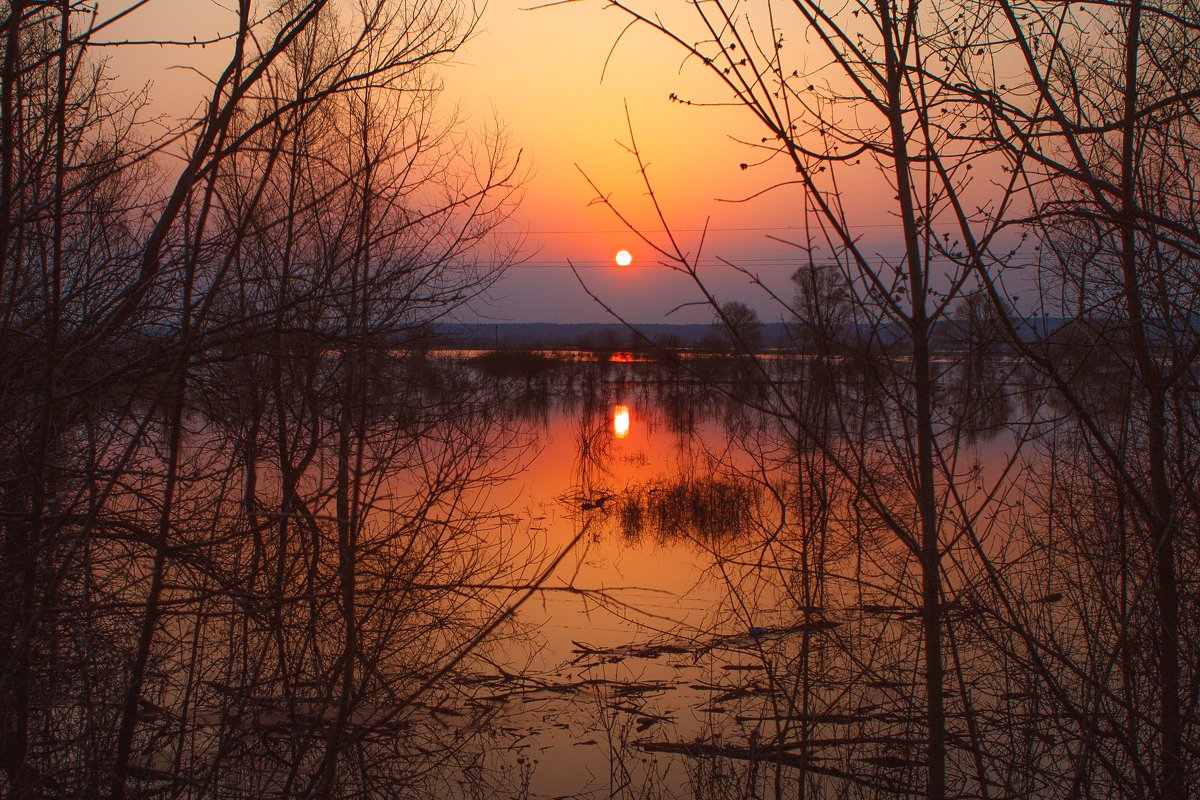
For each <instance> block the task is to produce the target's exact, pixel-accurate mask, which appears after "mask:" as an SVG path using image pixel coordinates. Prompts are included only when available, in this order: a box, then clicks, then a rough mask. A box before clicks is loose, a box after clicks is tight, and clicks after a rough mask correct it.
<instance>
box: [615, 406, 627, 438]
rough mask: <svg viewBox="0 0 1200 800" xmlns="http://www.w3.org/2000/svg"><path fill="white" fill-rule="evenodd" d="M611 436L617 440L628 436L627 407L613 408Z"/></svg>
mask: <svg viewBox="0 0 1200 800" xmlns="http://www.w3.org/2000/svg"><path fill="white" fill-rule="evenodd" d="M613 435H614V436H616V437H617V438H618V439H624V438H625V437H627V436H629V406H627V405H615V406H613Z"/></svg>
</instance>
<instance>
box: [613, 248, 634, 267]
mask: <svg viewBox="0 0 1200 800" xmlns="http://www.w3.org/2000/svg"><path fill="white" fill-rule="evenodd" d="M632 263H633V254H632V253H630V252H629V251H628V250H618V251H617V266H618V267H628V266H629V265H630V264H632Z"/></svg>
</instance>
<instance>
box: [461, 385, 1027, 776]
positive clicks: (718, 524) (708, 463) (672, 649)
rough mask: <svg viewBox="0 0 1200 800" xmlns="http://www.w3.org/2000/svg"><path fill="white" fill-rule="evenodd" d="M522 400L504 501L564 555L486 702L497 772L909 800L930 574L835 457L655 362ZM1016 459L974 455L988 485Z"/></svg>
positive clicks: (550, 552)
mask: <svg viewBox="0 0 1200 800" xmlns="http://www.w3.org/2000/svg"><path fill="white" fill-rule="evenodd" d="M572 375H573V376H574V377H571V376H572ZM648 377H651V378H652V379H649V380H648V379H647V378H648ZM508 386H509V389H511V390H513V391H514V392H515V396H514V401H513V403H512V404H511V405H510V406H509V421H508V422H507V423H506V424H509V425H511V426H512V430H513V437H512V441H513V442H514V447H516V448H518V449H521V450H522V453H521V459H522V460H521V467H520V468H519V469H516V470H514V471H513V474H512V475H511V477H510V478H509V479H508V480H507V481H506V482H504V483H503V484H501V485H499V486H498V487H496V489H495V491H494V495H493V497H495V498H496V499H498V500H499V501H500V502H501V504H502V505H503V506H504V508H505V509H506V513H507V514H509V515H510V522H511V523H512V527H511V531H512V535H513V536H515V537H518V538H521V537H527V539H524V541H525V542H527V543H528V546H529V547H530V548H532V549H533V550H536V551H538V552H541V553H543V554H545V556H544V557H545V558H547V559H548V558H550V557H553V556H554V555H560V556H562V561H561V563H559V564H557V566H556V567H555V568H554V569H553V571H552V572H551V573H549V577H548V578H547V580H546V581H545V582H544V584H543V585H542V587H541V590H540V591H538V592H536V593H534V594H533V595H531V596H530V597H529V598H528V599H527V600H525V602H523V603H522V604H521V605H520V608H519V610H518V611H517V613H516V615H515V618H514V620H515V622H516V623H517V626H518V627H519V629H520V630H521V632H522V633H521V635H519V636H514V637H513V638H512V639H510V640H508V641H507V642H505V643H503V644H501V645H498V646H496V647H494V648H492V649H490V650H489V658H490V659H493V664H494V670H492V671H490V672H489V671H487V670H483V671H481V673H480V674H479V675H478V676H477V680H478V681H479V687H478V688H480V689H482V691H480V692H479V693H478V694H477V695H475V696H474V697H473V699H472V701H471V702H472V703H474V704H477V705H478V706H480V707H485V708H487V709H488V710H489V712H494V713H495V716H494V717H489V719H488V723H487V726H488V729H489V730H490V731H491V732H492V734H493V735H495V737H496V738H495V739H494V740H493V742H494V744H493V747H494V748H495V749H494V752H493V753H492V756H493V758H495V759H497V760H498V761H500V762H501V763H502V764H505V763H506V764H507V765H508V766H509V768H510V769H511V770H512V773H511V774H513V775H516V776H518V777H519V780H518V784H519V785H517V786H515V787H514V788H515V789H516V790H517V791H518V792H519V793H520V794H521V796H529V797H546V798H549V797H581V798H582V797H681V798H682V797H708V796H712V797H758V796H764V795H770V796H795V793H796V792H802V791H803V789H802V788H801V787H802V785H805V784H807V785H809V786H810V788H812V787H821V786H822V785H828V784H823V783H822V781H823V779H826V778H828V779H832V781H833V784H836V785H842V786H858V787H859V789H865V790H870V791H876V792H878V791H883V792H886V793H892V792H899V793H903V792H904V786H905V782H906V781H907V780H910V779H911V778H910V777H909V776H911V775H912V774H913V773H914V771H915V770H916V769H918V768H919V758H920V756H919V753H918V752H917V751H918V749H919V742H920V739H919V735H917V734H918V731H919V728H920V724H921V718H920V694H921V691H922V689H921V687H920V685H919V681H918V677H919V676H918V673H917V672H916V671H915V670H916V666H917V657H918V653H919V631H920V621H919V612H918V606H917V602H916V599H915V593H914V592H913V590H912V589H911V588H909V587H911V584H909V586H907V587H906V586H905V582H906V581H908V580H910V579H909V578H907V577H906V572H907V571H910V570H911V569H912V566H913V565H912V561H911V558H908V557H907V556H906V554H905V553H903V552H902V549H901V548H898V547H897V546H896V544H895V542H887V541H886V538H885V537H880V536H873V535H868V536H864V531H863V530H862V529H861V523H860V527H859V528H858V529H856V530H855V529H852V526H853V514H850V513H847V509H846V507H844V506H841V504H842V503H843V502H845V501H846V500H847V499H851V494H850V493H847V490H846V488H845V487H844V486H841V485H840V484H839V482H838V481H837V479H836V478H837V476H836V475H834V474H831V473H830V472H829V471H825V472H823V473H820V474H818V473H817V472H815V471H813V470H816V469H817V468H818V467H821V466H822V464H821V462H822V459H823V456H822V455H821V453H820V452H814V451H813V450H811V449H809V450H806V449H804V448H798V447H797V442H796V441H795V440H794V439H789V438H788V436H787V433H786V431H787V426H786V425H784V424H781V423H780V420H778V419H775V418H773V417H771V415H770V414H767V413H763V412H762V411H757V410H754V409H752V408H747V403H746V401H745V398H731V397H729V396H727V395H723V394H722V393H721V392H720V391H714V390H712V389H711V388H708V389H706V388H704V387H702V386H700V385H699V384H696V383H692V384H688V383H686V382H685V383H684V384H672V383H671V382H669V381H663V380H661V373H660V372H658V371H656V369H655V368H654V367H653V366H651V365H647V364H631V363H628V362H624V363H619V364H608V365H605V366H603V367H597V366H596V365H590V366H588V367H586V368H585V369H584V370H583V371H580V370H579V368H578V367H572V369H571V370H570V371H569V372H568V376H567V377H566V378H564V377H563V375H561V374H560V375H558V376H557V377H550V378H546V377H543V378H537V379H531V380H529V381H526V380H525V379H519V380H516V381H515V382H513V383H511V384H509V385H508ZM1012 444H1013V442H1012V441H1011V440H1010V439H1007V438H1006V439H1004V440H1003V441H995V440H992V439H989V438H985V439H984V440H983V441H982V442H980V441H978V440H977V441H976V444H975V445H974V446H973V456H972V458H973V459H974V460H975V461H978V459H980V458H983V459H986V460H989V462H991V463H990V469H988V470H984V469H983V468H982V466H980V465H979V464H976V465H975V468H977V469H978V473H977V475H976V478H977V480H979V481H982V480H983V479H984V473H985V472H988V473H990V474H989V475H988V479H989V480H993V481H994V480H995V479H996V477H997V476H998V474H999V473H1000V472H1002V468H1003V465H1004V464H1005V457H1006V454H1007V455H1011V453H1012ZM827 466H828V465H827V464H825V465H824V467H825V468H827ZM805 470H808V472H805ZM806 478H807V479H808V480H811V481H813V483H812V485H808V486H805V485H803V483H800V482H802V481H804V480H805V479H806ZM817 480H819V481H821V482H820V483H817V482H816V481H817ZM851 502H852V499H851ZM983 505H986V504H985V503H982V502H977V503H976V507H977V508H979V507H982V506H983ZM868 550H869V551H870V552H868ZM818 566H819V568H818ZM885 579H891V580H892V582H891V583H890V584H889V583H888V582H887V581H886V580H885ZM955 613H957V614H960V615H961V614H965V613H967V612H966V611H965V610H964V609H961V608H960V609H959V610H958V611H957V612H955ZM972 613H974V612H972ZM484 687H486V688H484ZM824 791H826V790H825V789H819V792H818V796H824V795H823V792H824ZM526 793H527V794H526Z"/></svg>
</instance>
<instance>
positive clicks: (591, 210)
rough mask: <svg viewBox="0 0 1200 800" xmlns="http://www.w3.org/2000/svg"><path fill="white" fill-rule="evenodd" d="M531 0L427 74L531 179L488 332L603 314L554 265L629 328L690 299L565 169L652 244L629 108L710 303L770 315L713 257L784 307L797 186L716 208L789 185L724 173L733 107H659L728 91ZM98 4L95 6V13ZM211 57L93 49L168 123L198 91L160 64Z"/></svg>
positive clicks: (659, 46)
mask: <svg viewBox="0 0 1200 800" xmlns="http://www.w3.org/2000/svg"><path fill="white" fill-rule="evenodd" d="M536 2H537V0H492V2H491V3H490V4H489V5H488V6H487V8H486V9H485V10H484V13H483V18H482V23H481V25H480V27H479V32H478V34H477V36H476V37H475V38H474V39H473V40H472V41H471V42H470V43H469V44H468V45H467V46H466V47H465V48H463V49H462V50H461V51H460V52H459V53H458V55H457V57H456V58H455V63H454V64H453V65H451V66H449V67H448V68H446V69H445V70H444V71H443V73H442V77H443V80H444V82H445V89H446V91H445V100H444V102H445V103H446V105H447V108H448V109H449V108H451V107H453V106H454V105H455V104H457V105H458V106H459V107H460V108H461V111H462V113H463V115H464V116H465V118H466V122H467V124H468V125H469V126H474V127H484V126H486V125H487V124H489V123H490V122H492V120H493V119H497V120H499V121H500V122H501V123H502V124H503V125H505V126H506V127H507V129H508V131H509V134H510V136H511V140H512V143H513V146H514V147H516V148H519V149H521V151H522V159H523V162H524V163H525V164H526V165H527V166H528V167H529V169H530V173H531V174H530V178H529V181H528V184H527V186H526V190H525V198H524V202H523V204H522V207H521V209H520V211H519V212H518V214H517V215H516V217H515V219H514V221H513V222H512V223H511V224H510V225H509V226H507V233H506V235H517V234H519V233H522V232H524V233H525V234H526V239H527V245H528V247H527V254H528V257H527V260H526V262H525V263H524V264H522V265H518V266H516V267H514V268H513V269H512V270H511V272H510V275H509V277H508V278H506V279H505V280H504V281H503V282H502V283H501V284H500V286H499V287H497V290H496V292H495V295H494V297H493V298H492V300H491V302H490V303H489V304H487V305H485V306H481V307H479V308H478V309H476V313H477V314H479V316H480V317H481V318H485V319H490V320H495V321H507V320H520V321H549V322H575V321H592V320H605V319H607V318H608V317H607V316H606V314H605V312H604V311H603V309H601V308H600V307H599V306H598V305H596V304H595V303H594V302H592V301H591V300H589V299H588V298H587V296H586V294H585V293H584V292H583V290H582V288H581V287H580V286H579V284H578V282H577V280H576V279H575V277H574V276H573V275H572V274H571V273H570V271H569V270H568V269H566V266H565V264H566V261H567V260H570V261H572V262H573V263H575V264H577V265H578V266H579V267H580V268H581V273H582V274H584V275H585V277H586V279H587V281H588V283H589V285H590V286H591V287H592V288H593V289H594V290H595V291H596V292H597V293H598V294H601V295H602V296H603V297H604V298H605V299H606V300H607V301H608V302H611V303H612V304H613V306H614V307H615V308H616V309H617V310H618V311H620V312H621V313H623V314H626V315H628V316H629V318H630V319H632V320H634V321H639V322H655V321H663V318H664V314H665V313H666V312H667V311H669V310H670V309H672V308H675V307H676V306H679V305H680V304H681V303H686V302H689V301H694V300H696V299H697V297H698V294H697V292H696V291H695V289H694V287H693V286H691V285H690V284H689V282H688V281H687V280H686V279H684V278H682V277H681V276H678V275H671V274H669V272H668V271H667V270H665V269H663V268H662V267H660V266H656V265H655V263H654V262H655V261H656V260H657V258H656V257H655V256H654V254H653V253H652V252H651V250H650V248H648V247H647V246H646V245H645V244H644V243H641V242H639V241H637V239H636V237H635V236H634V235H632V234H630V233H629V232H627V231H625V230H623V229H622V224H621V222H620V221H619V220H618V219H617V218H616V217H615V216H614V214H613V213H612V212H611V211H609V210H608V209H605V208H603V207H602V206H598V205H595V204H592V203H591V202H590V201H591V200H592V199H593V198H594V197H595V192H594V191H593V190H592V189H591V188H589V186H588V184H587V182H586V181H585V179H584V177H583V176H582V175H581V173H580V169H582V170H584V171H586V172H587V174H588V175H589V176H591V178H592V179H593V180H594V181H595V182H596V184H597V185H598V186H599V187H600V188H601V189H602V190H603V191H604V192H605V193H606V194H608V195H609V196H610V197H611V198H612V200H613V202H614V203H615V204H617V205H618V206H619V207H620V209H621V210H622V212H623V213H625V214H627V215H628V217H629V218H630V220H631V221H632V222H633V223H634V224H636V225H637V226H639V227H641V228H643V229H645V230H647V231H649V232H650V234H649V235H651V236H652V238H658V239H661V238H662V237H661V234H659V233H654V231H656V230H659V229H661V224H660V223H659V221H658V220H657V219H656V218H655V216H654V214H653V209H652V207H651V206H650V204H649V203H648V202H647V198H646V195H645V189H644V187H643V186H642V185H641V183H640V178H639V176H638V174H637V170H636V162H635V161H634V160H633V158H631V157H630V155H629V154H628V153H627V152H626V151H625V150H624V149H623V148H622V146H621V144H619V142H620V143H628V141H629V131H628V129H627V123H626V111H625V109H626V108H628V110H629V115H630V117H631V119H632V123H633V126H634V133H635V135H636V137H637V140H638V145H639V147H640V149H641V151H642V153H643V155H644V157H645V158H646V160H647V162H648V163H649V171H650V176H651V178H652V180H653V182H654V186H655V190H656V193H657V195H658V197H659V200H660V202H661V204H662V207H663V210H664V211H665V212H666V214H667V217H668V221H669V223H670V225H671V226H672V227H673V228H674V229H676V231H677V232H678V234H679V239H680V241H681V243H682V244H683V246H684V247H685V249H686V250H688V251H689V252H691V253H694V252H695V251H696V249H697V247H698V246H699V243H700V233H699V231H700V229H701V228H703V227H704V226H705V225H706V224H707V226H708V227H709V230H710V233H709V235H708V237H707V240H706V242H707V244H706V246H705V249H704V252H703V256H704V258H703V261H702V263H703V264H704V265H705V266H704V269H703V274H704V276H705V278H706V282H710V285H711V287H712V288H714V289H715V290H716V291H717V293H718V294H719V296H720V297H721V299H723V300H724V299H740V300H743V301H748V302H750V303H751V305H753V306H755V307H756V308H758V309H759V311H760V312H761V313H762V314H763V316H764V317H768V318H777V317H778V316H779V310H778V308H777V307H775V306H773V304H772V303H771V301H769V300H768V299H766V298H764V297H763V295H762V293H761V292H760V291H759V290H756V289H754V288H752V287H750V286H749V281H748V280H747V279H746V278H745V277H744V276H741V275H737V274H735V273H733V272H732V271H731V270H730V269H728V268H727V267H724V266H721V265H720V264H718V263H717V259H718V258H719V257H720V258H726V259H729V260H731V261H735V262H738V263H740V264H743V265H745V266H746V267H748V268H750V269H752V270H754V271H756V272H757V273H759V274H760V275H761V276H762V277H763V278H764V280H766V281H767V282H768V283H769V284H770V285H772V286H773V287H774V288H776V289H777V290H778V291H779V292H781V293H782V294H783V295H784V296H785V297H790V294H791V289H790V284H789V281H788V277H789V275H790V274H791V272H792V271H793V269H794V266H795V263H796V258H797V255H798V254H797V252H796V251H795V250H793V249H791V248H788V247H786V246H785V245H781V244H778V243H776V242H772V241H770V240H768V238H767V237H768V235H771V234H773V235H776V236H781V237H784V238H788V239H793V240H794V239H796V238H797V237H798V236H799V233H798V232H797V231H796V230H795V228H798V227H800V226H802V225H803V218H802V214H801V207H800V206H801V196H800V194H799V193H798V191H797V190H795V189H785V190H780V191H776V192H774V193H772V194H771V195H769V196H767V197H765V198H760V199H757V200H754V201H752V202H746V203H729V202H722V199H725V200H733V199H740V198H745V197H747V196H749V195H752V194H754V193H756V192H758V191H760V190H761V189H763V188H764V187H766V186H768V185H770V184H771V183H772V182H773V181H776V180H780V179H784V180H786V179H787V178H788V174H787V173H786V172H784V171H782V165H780V166H779V167H775V166H768V167H764V168H757V169H753V168H752V169H749V170H742V169H741V168H740V167H739V164H740V163H741V162H743V161H752V160H753V155H754V154H753V153H750V152H749V151H748V149H747V148H746V147H745V146H744V145H741V144H738V143H736V142H734V141H732V140H731V138H730V137H731V136H740V137H743V138H747V139H751V140H755V141H757V140H758V138H759V137H760V136H761V130H759V129H758V128H757V127H756V126H755V124H754V122H753V120H752V119H751V118H750V117H749V115H748V114H747V113H746V112H745V110H744V109H731V108H697V107H685V106H683V105H680V104H678V103H672V102H671V101H670V100H669V99H668V96H669V95H670V94H671V93H672V92H675V93H678V94H679V95H681V96H684V97H692V98H696V99H701V100H707V101H714V100H724V99H726V98H728V97H729V95H728V90H725V89H723V88H722V87H720V86H718V85H716V83H715V82H714V81H713V79H712V78H711V76H709V75H707V74H706V73H705V72H704V71H703V70H702V69H700V68H699V67H698V65H696V64H695V63H694V62H693V63H690V64H685V63H683V62H682V57H681V56H682V54H681V52H680V51H679V50H678V49H677V48H676V47H674V46H673V45H671V44H670V43H668V42H666V41H665V40H663V39H662V38H661V37H659V36H656V35H654V34H653V33H651V32H649V31H647V30H645V29H642V28H637V29H633V30H631V31H629V32H627V33H626V34H625V35H624V36H623V37H621V31H622V28H624V26H625V23H626V19H625V18H624V17H622V16H621V15H620V14H619V13H618V12H617V11H615V10H612V9H607V10H606V9H604V8H603V3H601V2H594V3H573V4H566V5H557V6H554V7H549V8H542V9H537V10H527V9H528V7H529V6H531V5H534V4H535V3H536ZM121 5H124V3H121V4H117V3H113V4H112V7H111V8H112V10H115V9H116V8H119V7H120V6H121ZM107 7H108V4H107V3H104V4H102V9H101V11H102V14H103V12H104V11H105V10H108V8H107ZM230 19H231V17H230V14H229V12H228V11H227V10H224V9H223V8H222V6H221V5H220V4H217V3H216V2H215V1H214V0H169V1H168V0H158V2H154V3H150V4H149V5H148V6H147V7H146V8H145V9H142V10H140V11H138V12H137V21H136V23H134V22H131V23H130V24H129V25H128V26H125V27H123V28H121V29H120V30H119V31H116V32H115V33H116V34H128V33H130V32H132V33H134V34H137V33H142V34H143V35H144V32H146V31H153V32H154V34H153V35H155V36H163V37H166V36H175V37H179V38H182V39H184V40H186V39H188V38H190V37H191V36H193V35H196V36H199V37H200V38H204V37H205V36H206V35H210V34H212V33H216V32H217V31H219V30H223V29H227V28H228V27H229V26H230ZM618 38H620V42H619V44H618V45H617V47H616V49H615V50H613V44H614V42H617V40H618ZM215 50H217V48H209V49H207V50H206V51H193V50H185V51H180V50H178V49H175V50H172V49H170V48H165V49H160V48H157V47H142V48H137V49H133V50H130V49H125V50H108V51H106V54H107V55H110V56H113V65H114V68H115V69H116V70H117V71H118V72H119V74H120V75H121V76H122V78H123V79H124V80H129V79H135V80H136V79H139V78H140V76H143V75H144V76H147V77H148V78H149V79H150V80H152V81H153V87H152V94H153V95H154V97H155V98H156V103H157V104H158V105H157V106H156V109H165V110H167V111H168V113H173V114H178V113H186V112H188V111H190V110H192V109H193V108H194V107H195V104H196V103H197V102H199V99H200V97H201V93H202V92H203V89H204V85H203V83H202V82H201V81H200V80H199V79H197V78H196V76H195V75H193V74H191V73H190V72H188V71H187V70H182V69H172V67H176V66H179V65H181V64H186V65H189V66H196V67H198V68H199V69H201V70H202V71H203V70H207V71H210V72H211V71H212V70H213V69H215V68H216V67H217V65H219V63H220V58H219V55H218V54H217V53H215V52H214V51H215ZM610 50H612V56H611V58H609V53H610ZM606 59H608V65H607V69H606V68H605V62H606ZM602 73H603V81H601V75H602ZM191 98H195V102H193V101H192V100H191ZM788 228H792V230H790V231H789V230H788ZM622 248H625V249H628V250H630V251H631V252H632V253H633V255H634V259H635V261H634V266H633V267H631V268H628V269H625V270H618V269H616V268H615V267H614V266H612V263H613V262H612V259H613V255H614V254H615V253H616V251H617V250H619V249H622ZM711 317H712V315H711V312H710V311H709V310H707V309H685V310H684V311H682V312H677V313H676V314H674V315H672V316H671V317H669V318H668V320H667V321H678V322H707V321H709V320H710V319H711Z"/></svg>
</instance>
